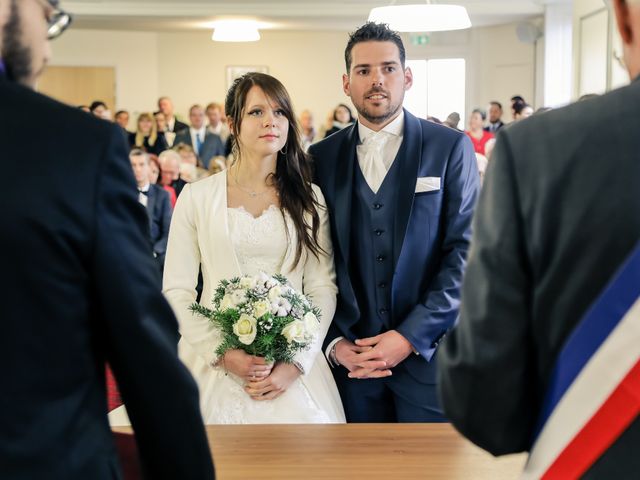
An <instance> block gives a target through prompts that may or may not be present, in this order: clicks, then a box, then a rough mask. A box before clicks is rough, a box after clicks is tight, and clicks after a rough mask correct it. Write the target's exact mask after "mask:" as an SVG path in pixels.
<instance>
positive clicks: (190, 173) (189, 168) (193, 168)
mask: <svg viewBox="0 0 640 480" xmlns="http://www.w3.org/2000/svg"><path fill="white" fill-rule="evenodd" d="M173 149H174V150H175V151H176V152H178V154H179V155H180V178H183V179H184V181H185V182H188V183H191V182H195V181H197V180H200V179H202V178H206V177H208V176H209V175H210V173H209V171H207V170H206V169H205V168H203V167H202V162H200V160H198V156H197V155H196V152H195V151H194V150H193V147H192V146H191V145H187V144H186V143H180V144H178V145H176V146H175V147H174V148H173Z"/></svg>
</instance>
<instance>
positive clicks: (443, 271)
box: [396, 135, 479, 360]
mask: <svg viewBox="0 0 640 480" xmlns="http://www.w3.org/2000/svg"><path fill="white" fill-rule="evenodd" d="M478 185H479V178H478V167H477V164H476V159H475V154H474V152H473V147H472V146H471V142H470V141H469V139H468V138H467V137H466V135H463V136H460V137H459V139H458V141H457V142H456V143H455V145H454V147H453V148H452V151H451V155H450V158H449V161H448V162H447V170H446V174H445V180H444V205H443V217H444V218H442V219H440V221H441V222H443V229H444V239H443V241H442V245H441V251H440V252H439V253H440V254H439V257H440V270H439V272H438V273H437V274H436V275H435V277H434V279H433V280H432V282H431V283H430V285H428V287H427V289H426V291H425V292H424V293H423V296H422V301H421V302H420V303H418V305H416V307H415V308H414V309H413V310H412V311H411V312H410V313H409V315H408V316H407V317H406V318H405V319H404V320H403V321H402V323H401V324H400V325H399V326H398V327H397V328H396V330H397V331H398V332H400V333H401V334H402V335H403V336H404V337H405V338H406V339H407V340H409V342H410V343H411V345H413V347H414V348H415V349H416V350H417V351H418V352H419V353H420V354H421V355H422V356H423V357H425V358H426V359H427V360H430V359H431V357H432V356H433V354H434V353H435V350H436V347H437V346H438V342H439V340H440V339H441V337H442V336H443V335H444V334H445V333H446V332H447V331H448V330H449V329H450V328H451V327H452V326H453V324H454V323H455V320H456V317H457V313H458V309H459V307H460V285H461V283H462V273H463V271H464V267H465V260H466V256H467V249H468V247H469V240H470V237H471V219H472V216H473V210H474V207H475V203H476V197H477V194H478Z"/></svg>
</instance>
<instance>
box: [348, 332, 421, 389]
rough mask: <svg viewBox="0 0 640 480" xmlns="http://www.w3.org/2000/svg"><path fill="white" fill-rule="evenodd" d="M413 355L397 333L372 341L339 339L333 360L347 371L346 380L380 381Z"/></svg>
mask: <svg viewBox="0 0 640 480" xmlns="http://www.w3.org/2000/svg"><path fill="white" fill-rule="evenodd" d="M412 351H413V346H412V345H411V343H409V341H408V340H407V339H406V338H405V337H404V336H402V335H401V334H400V333H398V332H397V331H396V330H389V331H388V332H385V333H381V334H380V335H376V336H375V337H369V338H363V339H357V340H356V341H355V343H352V342H350V341H349V340H346V339H342V340H340V341H339V342H338V343H337V344H336V359H337V360H338V363H340V365H342V366H344V367H345V368H346V369H347V370H349V378H359V379H365V378H383V377H389V376H391V375H392V372H391V368H393V367H395V366H396V365H398V364H399V363H400V362H402V361H403V360H404V359H405V358H407V357H408V356H409V355H410V354H411V352H412Z"/></svg>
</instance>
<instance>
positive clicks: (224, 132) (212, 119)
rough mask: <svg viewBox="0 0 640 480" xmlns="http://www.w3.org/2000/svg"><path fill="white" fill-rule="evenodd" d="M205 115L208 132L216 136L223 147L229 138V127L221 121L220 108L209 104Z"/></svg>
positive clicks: (218, 105)
mask: <svg viewBox="0 0 640 480" xmlns="http://www.w3.org/2000/svg"><path fill="white" fill-rule="evenodd" d="M205 113H206V114H207V118H208V119H209V131H210V132H211V133H215V134H216V135H218V136H219V137H220V140H222V144H223V145H224V144H225V143H226V141H227V138H229V127H228V126H227V124H226V123H224V122H223V121H222V106H221V105H220V104H219V103H210V104H209V105H207V109H206V110H205Z"/></svg>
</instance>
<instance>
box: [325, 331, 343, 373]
mask: <svg viewBox="0 0 640 480" xmlns="http://www.w3.org/2000/svg"><path fill="white" fill-rule="evenodd" d="M343 339H344V337H336V338H335V339H334V340H333V341H332V342H331V343H330V344H329V345H327V349H326V350H325V351H324V356H325V357H327V362H329V365H331V367H332V368H335V367H337V365H334V363H333V361H332V360H331V358H330V357H329V353H330V352H331V349H332V348H333V346H334V345H335V344H336V343H338V342H339V341H340V340H343Z"/></svg>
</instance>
